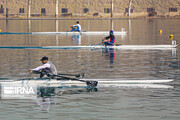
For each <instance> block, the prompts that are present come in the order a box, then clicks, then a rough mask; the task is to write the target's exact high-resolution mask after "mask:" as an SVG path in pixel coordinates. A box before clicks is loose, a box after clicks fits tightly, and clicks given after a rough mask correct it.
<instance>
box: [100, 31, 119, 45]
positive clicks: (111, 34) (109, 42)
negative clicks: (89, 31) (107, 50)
mask: <svg viewBox="0 0 180 120" xmlns="http://www.w3.org/2000/svg"><path fill="white" fill-rule="evenodd" d="M104 39H105V40H108V39H110V41H106V42H105V41H104ZM104 39H103V40H102V43H103V44H104V45H113V44H114V43H115V39H116V38H115V36H114V32H113V30H110V32H109V36H107V37H105V38H104Z"/></svg>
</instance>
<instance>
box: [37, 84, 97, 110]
mask: <svg viewBox="0 0 180 120" xmlns="http://www.w3.org/2000/svg"><path fill="white" fill-rule="evenodd" d="M37 91H38V93H37V95H38V97H37V100H36V104H37V105H38V108H36V110H39V111H49V110H50V108H51V106H52V105H56V104H57V103H55V99H56V98H57V97H58V96H63V95H72V94H82V93H87V92H97V91H98V89H97V88H81V87H77V88H73V87H38V90H37Z"/></svg>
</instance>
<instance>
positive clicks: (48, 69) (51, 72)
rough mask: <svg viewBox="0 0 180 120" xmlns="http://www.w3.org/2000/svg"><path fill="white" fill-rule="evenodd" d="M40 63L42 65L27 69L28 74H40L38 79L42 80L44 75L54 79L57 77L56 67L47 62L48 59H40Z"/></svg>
mask: <svg viewBox="0 0 180 120" xmlns="http://www.w3.org/2000/svg"><path fill="white" fill-rule="evenodd" d="M40 61H41V62H42V63H43V65H41V66H39V67H36V68H34V69H29V73H31V74H32V73H35V74H39V73H40V78H42V77H43V76H44V75H47V76H48V77H51V78H54V77H55V76H56V75H57V70H56V67H55V66H54V65H53V64H52V63H51V62H50V61H48V57H43V58H42V59H40Z"/></svg>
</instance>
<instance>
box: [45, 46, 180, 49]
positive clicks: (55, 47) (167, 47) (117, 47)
mask: <svg viewBox="0 0 180 120" xmlns="http://www.w3.org/2000/svg"><path fill="white" fill-rule="evenodd" d="M176 47H177V45H118V46H102V45H90V46H44V47H42V49H100V48H108V49H109V48H114V49H125V50H126V49H130V50H140V49H155V50H157V49H159V50H168V49H174V48H176Z"/></svg>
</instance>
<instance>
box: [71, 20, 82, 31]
mask: <svg viewBox="0 0 180 120" xmlns="http://www.w3.org/2000/svg"><path fill="white" fill-rule="evenodd" d="M70 27H71V28H72V30H71V32H73V31H74V32H81V25H80V24H79V21H77V22H76V25H71V26H70Z"/></svg>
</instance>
